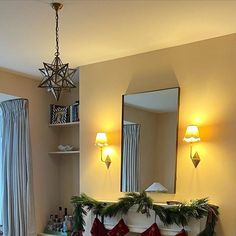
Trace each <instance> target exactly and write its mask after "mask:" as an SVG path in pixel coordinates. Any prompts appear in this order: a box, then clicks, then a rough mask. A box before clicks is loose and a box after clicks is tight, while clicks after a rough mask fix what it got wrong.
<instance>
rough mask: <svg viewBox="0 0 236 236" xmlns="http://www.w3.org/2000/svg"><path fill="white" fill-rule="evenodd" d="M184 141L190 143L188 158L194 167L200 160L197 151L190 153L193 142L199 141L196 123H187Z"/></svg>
mask: <svg viewBox="0 0 236 236" xmlns="http://www.w3.org/2000/svg"><path fill="white" fill-rule="evenodd" d="M184 141H185V142H187V143H190V158H191V160H192V162H193V164H194V166H195V168H196V167H197V166H198V164H199V162H200V161H201V159H200V156H199V155H198V153H197V152H195V154H194V155H192V149H193V147H192V146H193V143H196V142H199V141H200V135H199V130H198V127H197V126H196V125H189V126H188V127H187V129H186V133H185V136H184Z"/></svg>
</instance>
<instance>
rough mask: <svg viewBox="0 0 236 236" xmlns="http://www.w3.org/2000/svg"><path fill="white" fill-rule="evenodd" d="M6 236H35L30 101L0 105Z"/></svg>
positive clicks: (3, 210) (3, 208) (23, 100)
mask: <svg viewBox="0 0 236 236" xmlns="http://www.w3.org/2000/svg"><path fill="white" fill-rule="evenodd" d="M0 108H1V109H2V120H3V124H4V126H3V129H2V159H1V165H2V173H1V179H2V181H3V201H2V202H3V207H2V212H3V218H2V219H3V233H4V236H35V235H36V232H35V215H34V198H33V186H32V182H33V177H32V163H31V147H30V135H29V111H28V100H26V99H16V100H10V101H5V102H2V103H0Z"/></svg>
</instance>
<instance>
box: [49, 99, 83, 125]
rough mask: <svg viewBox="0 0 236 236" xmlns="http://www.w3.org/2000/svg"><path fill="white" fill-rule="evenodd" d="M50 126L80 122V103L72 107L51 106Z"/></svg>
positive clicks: (77, 102)
mask: <svg viewBox="0 0 236 236" xmlns="http://www.w3.org/2000/svg"><path fill="white" fill-rule="evenodd" d="M49 113H50V114H49V116H50V124H63V123H72V122H77V121H79V101H76V102H75V103H73V104H72V105H70V106H63V105H56V104H51V105H50V108H49Z"/></svg>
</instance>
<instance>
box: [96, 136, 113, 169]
mask: <svg viewBox="0 0 236 236" xmlns="http://www.w3.org/2000/svg"><path fill="white" fill-rule="evenodd" d="M95 145H96V146H97V147H99V148H100V150H101V161H102V162H104V163H105V164H106V166H107V169H109V167H110V165H111V158H110V155H109V153H107V154H106V159H105V160H103V148H104V147H105V146H107V145H108V143H107V135H106V133H97V135H96V141H95Z"/></svg>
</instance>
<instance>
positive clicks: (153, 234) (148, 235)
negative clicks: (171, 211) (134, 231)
mask: <svg viewBox="0 0 236 236" xmlns="http://www.w3.org/2000/svg"><path fill="white" fill-rule="evenodd" d="M141 236H161V233H160V230H159V228H158V226H157V224H156V223H154V224H152V225H151V226H150V227H149V228H148V229H147V230H145V231H144V232H143V233H142V234H141Z"/></svg>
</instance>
